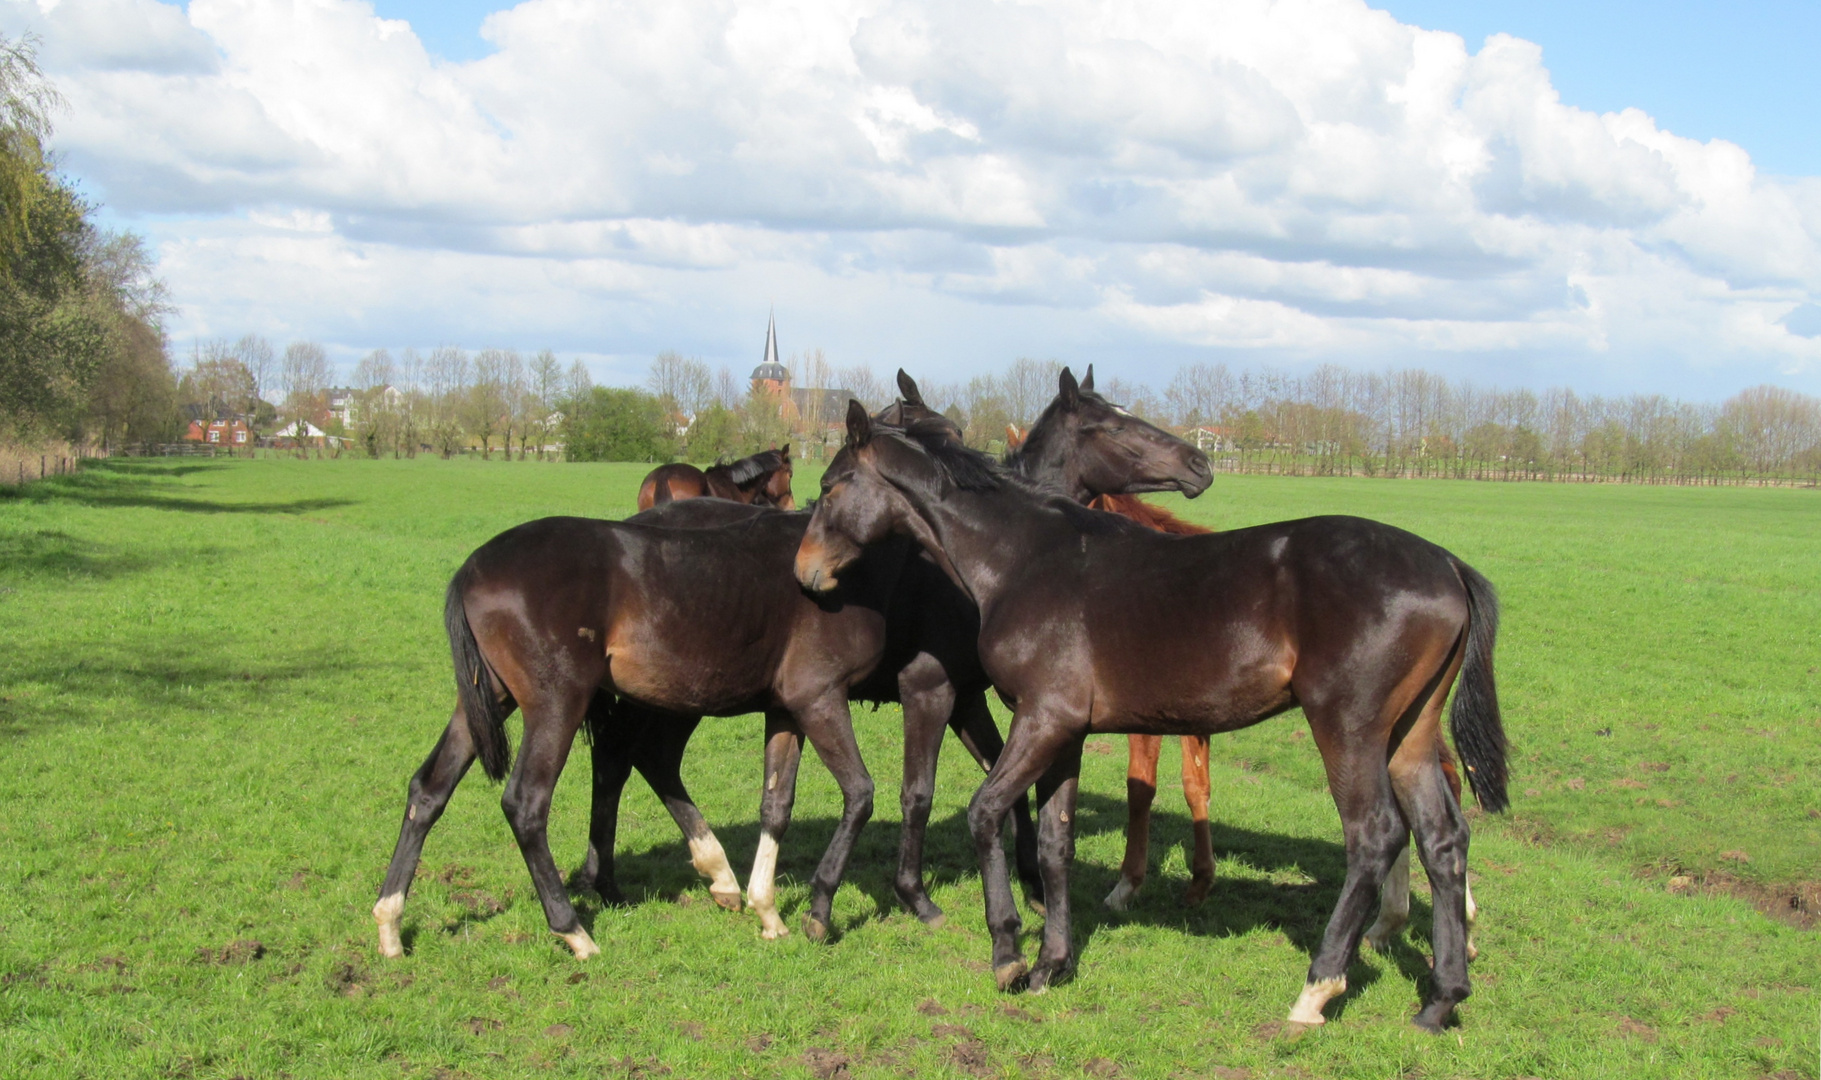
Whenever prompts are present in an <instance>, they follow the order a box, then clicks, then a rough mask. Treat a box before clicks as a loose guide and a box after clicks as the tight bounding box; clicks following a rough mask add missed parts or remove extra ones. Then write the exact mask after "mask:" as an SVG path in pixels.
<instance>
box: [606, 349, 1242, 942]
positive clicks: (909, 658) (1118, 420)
mask: <svg viewBox="0 0 1821 1080" xmlns="http://www.w3.org/2000/svg"><path fill="white" fill-rule="evenodd" d="M1091 378H1092V373H1091V371H1090V374H1089V379H1090V380H1091ZM1086 385H1087V386H1088V387H1089V389H1088V390H1087V391H1086V392H1083V393H1080V394H1078V395H1077V396H1076V399H1075V400H1074V402H1073V404H1072V405H1071V406H1070V407H1069V408H1059V407H1056V406H1055V405H1054V404H1053V405H1052V406H1051V408H1049V409H1047V410H1046V411H1045V412H1044V414H1043V416H1042V417H1041V418H1040V419H1039V420H1038V422H1037V424H1036V426H1035V427H1034V428H1033V432H1034V435H1035V445H1036V446H1038V447H1041V448H1044V449H1043V450H1042V452H1041V453H1033V454H1032V455H1030V456H1028V457H1014V458H1013V459H1011V460H1012V462H1013V465H1014V467H1016V468H1019V469H1021V470H1023V472H1024V473H1025V474H1026V475H1028V476H1030V477H1031V478H1033V479H1034V480H1037V481H1040V482H1046V483H1054V484H1056V485H1057V486H1058V487H1064V486H1067V487H1069V488H1070V489H1071V490H1081V491H1085V492H1087V493H1088V494H1089V495H1092V494H1093V493H1097V492H1100V491H1103V490H1109V489H1110V490H1115V491H1117V490H1125V489H1137V490H1163V489H1168V490H1177V491H1182V492H1184V493H1185V494H1188V495H1191V496H1193V495H1197V494H1199V493H1200V492H1201V491H1202V490H1203V489H1204V488H1205V487H1206V486H1207V482H1208V481H1209V480H1210V479H1212V472H1211V471H1210V469H1209V468H1208V464H1207V459H1206V457H1205V456H1204V455H1202V454H1201V453H1200V452H1199V451H1198V450H1196V449H1195V448H1194V447H1193V446H1191V445H1189V444H1188V443H1185V442H1183V441H1182V440H1180V439H1177V438H1176V437H1175V436H1172V435H1170V434H1168V433H1167V432H1164V431H1162V430H1160V429H1158V428H1156V427H1153V426H1151V425H1150V424H1147V423H1145V422H1144V421H1142V420H1139V419H1137V418H1136V417H1133V416H1130V415H1129V414H1127V413H1125V412H1124V411H1123V410H1121V409H1119V408H1118V407H1117V406H1114V405H1112V404H1110V403H1108V402H1106V401H1104V400H1103V399H1101V398H1100V397H1099V396H1098V395H1096V394H1094V393H1093V392H1092V383H1091V381H1089V382H1088V383H1087V384H1086ZM898 387H899V391H900V393H901V394H902V395H903V397H902V398H901V399H900V400H899V401H897V402H895V403H893V404H892V405H890V406H888V407H887V408H886V409H884V410H883V411H881V412H880V414H879V416H878V417H877V418H876V419H877V422H878V423H880V424H881V425H886V426H894V427H902V426H907V425H910V424H920V425H923V426H924V427H925V429H926V430H933V431H940V432H941V433H942V434H943V437H945V438H948V439H950V440H951V441H953V442H954V443H955V444H956V445H960V443H961V432H960V429H959V428H957V427H956V426H955V425H954V424H953V423H951V422H950V421H949V420H947V419H946V418H945V417H943V416H942V415H941V414H940V413H937V412H935V411H934V410H933V409H930V408H929V407H928V406H927V405H925V404H924V402H923V399H922V395H921V394H920V393H919V391H918V388H917V384H916V382H915V381H914V380H912V379H911V378H910V376H909V375H907V374H905V373H904V372H903V371H899V372H898ZM755 512H756V511H754V510H752V509H750V508H746V507H735V506H731V505H729V504H727V503H718V502H714V503H711V502H709V501H704V500H696V501H692V502H684V503H679V504H676V505H674V506H670V507H663V508H659V509H657V510H653V511H651V512H649V513H645V514H640V515H639V516H637V517H635V518H633V519H631V520H633V521H643V522H648V523H652V524H664V525H669V526H691V525H718V524H722V523H724V522H726V521H729V520H734V519H738V518H741V517H744V516H748V515H751V514H753V513H755ZM907 555H910V556H911V557H909V558H907V560H906V562H905V565H904V567H903V568H902V570H901V572H900V574H899V577H898V585H897V589H896V591H895V592H894V594H893V596H892V599H891V601H890V603H889V605H888V606H887V611H888V616H887V619H886V641H885V645H884V654H883V657H882V659H881V660H880V662H879V664H878V665H877V666H876V667H875V668H874V670H873V674H872V676H871V677H869V678H867V679H865V680H863V681H862V682H860V683H858V684H856V685H855V686H854V687H853V688H852V690H851V696H852V697H853V698H855V699H858V700H866V701H898V702H901V703H902V704H903V706H904V783H903V785H902V788H901V796H900V798H901V809H902V810H903V813H904V825H903V831H902V834H901V841H900V847H899V865H898V873H897V876H896V879H895V881H894V885H893V887H894V890H895V891H896V893H897V895H898V897H899V900H900V901H901V902H902V903H903V904H904V905H905V907H906V908H908V909H909V910H910V911H911V912H912V913H914V914H915V915H917V917H918V918H920V919H922V920H924V921H925V922H927V923H931V924H939V923H940V922H941V921H942V919H943V917H944V916H943V913H942V909H941V908H939V907H937V906H936V904H935V903H934V902H933V901H932V900H931V899H930V897H929V893H928V890H927V889H926V888H925V886H924V883H923V840H924V835H925V832H926V831H927V828H928V823H929V815H930V810H931V807H932V805H933V803H934V793H935V775H936V764H937V759H938V758H939V757H940V753H941V748H942V733H943V730H944V728H945V727H948V728H953V729H954V731H955V733H956V735H957V736H958V737H959V738H960V739H961V742H962V744H963V746H965V747H966V748H967V750H968V751H969V753H971V754H972V755H973V756H974V758H975V760H976V761H978V762H979V763H980V764H981V765H982V767H985V768H990V767H991V766H992V763H993V761H994V760H995V759H996V758H997V757H998V754H999V751H1000V748H1001V747H1002V745H1003V743H1002V742H1001V740H1000V736H999V730H998V727H997V726H996V725H995V724H994V722H993V718H992V713H991V711H990V710H989V709H988V708H987V704H986V691H987V689H988V687H989V686H990V685H991V684H990V680H988V679H987V677H986V674H985V672H984V671H983V670H982V669H981V668H980V661H979V649H978V647H977V643H976V639H977V636H978V634H979V616H978V613H977V611H976V610H975V608H974V605H973V601H971V600H970V599H968V597H967V596H966V594H964V593H962V592H961V591H960V590H958V589H957V588H956V587H955V586H954V584H953V583H952V582H951V581H950V580H949V579H948V578H947V577H946V576H945V575H944V574H943V573H942V571H941V570H940V569H939V568H938V567H937V566H936V564H935V563H934V562H933V561H931V560H930V559H929V557H928V556H927V555H925V554H923V553H921V552H915V553H914V554H912V552H911V551H910V550H909V549H907ZM780 572H782V571H780ZM622 712H624V710H622ZM646 727H647V728H649V730H651V731H652V732H656V733H658V734H652V735H646V734H641V733H640V731H641V730H642V729H641V727H640V725H636V724H634V725H631V726H630V727H629V726H627V725H625V724H621V725H619V726H618V730H619V732H620V737H618V738H603V737H600V736H598V735H597V737H596V738H595V740H594V743H593V745H594V763H595V782H596V784H595V804H594V827H593V828H592V829H591V831H590V841H591V842H590V846H589V852H588V856H587V859H586V861H585V862H584V863H583V866H582V868H581V869H580V870H579V871H578V872H577V874H576V878H575V880H576V882H577V883H578V884H583V885H586V884H593V885H594V887H595V889H596V891H597V892H599V893H600V895H601V896H602V897H603V898H605V899H609V900H617V899H618V898H619V896H620V893H619V889H618V885H617V883H616V881H615V878H614V869H613V837H614V833H615V825H614V822H615V816H616V815H617V812H618V803H619V793H620V791H621V789H622V787H623V786H624V784H625V781H626V779H627V777H628V775H629V771H630V769H631V768H637V769H638V770H639V772H640V773H641V774H642V775H644V776H645V778H646V780H647V781H648V782H649V783H651V784H652V786H653V787H654V788H656V789H657V790H658V791H659V793H660V795H662V796H663V798H664V799H665V802H666V804H667V805H668V806H669V807H670V808H671V812H672V814H673V815H675V816H676V818H677V823H678V825H679V826H681V827H683V829H684V835H685V836H686V837H687V838H688V839H689V841H690V846H691V851H692V852H694V851H695V850H696V848H697V846H698V845H699V844H702V843H705V842H712V834H710V833H708V831H707V827H706V825H700V826H699V827H698V826H697V825H696V824H695V823H699V822H700V821H701V817H700V814H699V813H696V812H695V808H694V806H693V804H690V803H689V802H688V796H687V793H686V792H684V791H683V789H682V782H681V779H680V778H679V775H678V774H679V771H680V765H681V759H682V754H683V752H684V749H685V746H686V744H687V740H688V733H689V731H690V730H692V729H693V724H692V723H691V724H690V725H689V726H688V727H682V726H679V724H678V721H677V719H676V718H666V719H664V720H663V721H662V722H661V723H654V724H650V725H646ZM635 757H636V758H637V760H636V761H634V760H633V758H635ZM1014 809H1015V810H1016V811H1017V816H1015V817H1014V823H1015V831H1016V838H1017V852H1018V864H1019V877H1020V879H1021V882H1022V884H1023V886H1024V889H1025V896H1026V899H1027V900H1028V901H1029V902H1030V903H1031V905H1032V906H1033V907H1034V908H1037V909H1038V910H1039V911H1041V910H1042V896H1043V886H1042V879H1041V876H1040V874H1039V872H1038V868H1037V847H1036V834H1035V830H1034V829H1033V828H1032V827H1031V825H1030V820H1029V811H1028V807H1027V806H1026V804H1025V802H1024V800H1023V799H1022V797H1020V799H1019V800H1018V802H1017V803H1016V804H1015V806H1014ZM716 849H717V850H718V845H716ZM700 866H701V864H700V863H699V862H698V868H700ZM716 889H717V887H712V886H711V888H710V892H711V893H716V895H717V898H718V897H719V896H720V895H721V894H720V893H719V892H717V891H716ZM813 925H814V924H813V923H812V926H813ZM768 936H770V935H768Z"/></svg>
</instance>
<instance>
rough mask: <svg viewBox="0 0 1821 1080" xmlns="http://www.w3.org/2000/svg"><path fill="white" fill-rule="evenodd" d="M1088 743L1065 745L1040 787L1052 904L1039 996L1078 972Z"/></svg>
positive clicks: (1034, 987) (1042, 847) (1039, 967)
mask: <svg viewBox="0 0 1821 1080" xmlns="http://www.w3.org/2000/svg"><path fill="white" fill-rule="evenodd" d="M1082 741H1083V740H1082V739H1081V738H1079V737H1077V738H1076V739H1075V740H1074V741H1073V742H1071V743H1067V744H1065V745H1064V746H1063V747H1062V748H1061V752H1060V753H1058V754H1057V755H1056V759H1055V761H1054V762H1053V763H1052V764H1051V765H1050V767H1049V770H1048V771H1046V772H1045V773H1044V774H1043V779H1041V780H1039V781H1038V782H1037V804H1038V811H1037V828H1038V842H1037V852H1038V857H1039V859H1040V860H1041V862H1042V866H1043V887H1044V894H1045V895H1046V896H1048V897H1049V900H1050V903H1049V912H1048V913H1047V914H1046V915H1045V916H1044V920H1043V944H1042V946H1041V947H1039V949H1038V950H1037V964H1036V966H1035V967H1033V968H1031V976H1030V988H1031V993H1033V994H1041V993H1043V992H1044V991H1045V990H1047V989H1049V987H1050V984H1051V983H1059V982H1062V981H1064V980H1066V979H1067V978H1068V977H1069V976H1070V975H1071V974H1073V972H1074V967H1075V949H1074V941H1073V939H1072V938H1071V937H1070V932H1069V867H1070V866H1071V865H1073V864H1074V862H1075V795H1076V792H1077V790H1078V789H1079V788H1080V784H1081V745H1082Z"/></svg>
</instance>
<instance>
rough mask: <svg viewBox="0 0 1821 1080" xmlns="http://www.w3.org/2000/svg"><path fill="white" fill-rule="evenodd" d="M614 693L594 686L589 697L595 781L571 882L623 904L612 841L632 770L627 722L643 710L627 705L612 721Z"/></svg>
mask: <svg viewBox="0 0 1821 1080" xmlns="http://www.w3.org/2000/svg"><path fill="white" fill-rule="evenodd" d="M617 712H618V710H616V709H615V707H614V701H613V698H612V696H611V695H610V694H609V693H608V692H607V691H605V690H597V691H596V692H595V695H594V697H593V699H592V700H590V701H589V703H588V713H587V716H586V719H585V720H584V723H586V724H587V725H588V735H589V743H588V756H589V765H590V767H591V770H592V772H593V778H594V783H593V786H592V787H591V788H590V790H589V814H588V855H587V857H586V858H584V859H583V860H582V865H581V867H580V868H579V869H578V870H576V872H575V873H574V874H573V875H571V877H570V879H569V880H570V884H571V886H573V887H575V888H578V889H593V890H594V891H595V894H596V895H598V896H599V897H600V898H601V902H602V903H606V904H613V905H615V906H618V905H621V904H624V903H625V902H626V897H625V896H624V895H622V894H621V892H620V886H619V881H618V879H617V877H616V876H615V874H614V862H613V852H614V843H615V841H616V839H617V837H618V835H619V827H620V797H621V795H622V793H623V792H624V791H625V790H626V778H627V777H629V776H631V775H632V757H631V753H630V743H631V741H632V739H633V738H634V737H635V733H634V732H632V731H631V730H629V727H628V725H630V724H633V723H637V722H638V721H639V720H640V719H641V718H642V714H640V713H638V712H636V711H634V710H631V709H628V710H626V711H625V714H624V716H623V717H620V718H618V719H619V722H616V713H617Z"/></svg>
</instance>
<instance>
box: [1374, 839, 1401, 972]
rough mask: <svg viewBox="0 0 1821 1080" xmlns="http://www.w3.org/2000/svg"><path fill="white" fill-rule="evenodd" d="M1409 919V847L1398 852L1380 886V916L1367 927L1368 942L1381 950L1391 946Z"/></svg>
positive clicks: (1383, 950)
mask: <svg viewBox="0 0 1821 1080" xmlns="http://www.w3.org/2000/svg"><path fill="white" fill-rule="evenodd" d="M1409 921H1410V848H1409V846H1408V845H1406V846H1405V847H1404V850H1402V851H1400V852H1398V855H1397V861H1396V862H1394V863H1392V864H1391V871H1390V872H1389V873H1387V874H1386V875H1385V880H1384V883H1383V884H1382V885H1380V886H1379V887H1378V918H1377V919H1375V920H1373V923H1372V928H1371V929H1369V930H1367V931H1366V944H1368V945H1370V946H1372V947H1373V948H1374V949H1376V950H1377V951H1379V952H1385V951H1387V950H1388V949H1390V948H1391V941H1392V939H1393V938H1395V937H1397V935H1399V934H1401V933H1403V932H1404V926H1405V925H1406V924H1407V923H1409Z"/></svg>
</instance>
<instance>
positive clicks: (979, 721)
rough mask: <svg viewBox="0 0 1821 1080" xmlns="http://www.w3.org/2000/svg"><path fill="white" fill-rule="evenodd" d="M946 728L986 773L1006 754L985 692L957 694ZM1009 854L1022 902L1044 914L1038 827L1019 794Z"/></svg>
mask: <svg viewBox="0 0 1821 1080" xmlns="http://www.w3.org/2000/svg"><path fill="white" fill-rule="evenodd" d="M949 726H951V727H953V728H954V729H955V734H956V735H957V736H958V737H959V738H960V739H961V745H963V746H965V747H967V749H968V752H969V753H971V754H973V755H974V760H975V761H978V762H979V763H980V767H981V768H983V769H985V770H986V771H988V772H991V771H993V766H994V765H995V764H996V763H997V762H998V760H999V755H1000V754H1001V753H1003V752H1004V750H1005V741H1004V740H1003V739H1001V738H1000V737H999V725H998V724H995V723H993V711H992V709H990V708H988V707H987V704H986V691H985V690H977V691H973V692H970V693H964V694H960V695H959V696H958V697H957V698H956V700H955V711H954V714H953V715H952V716H951V717H950V719H949ZM1012 850H1013V852H1014V854H1015V855H1016V858H1017V861H1018V884H1019V885H1020V886H1021V887H1022V888H1023V889H1024V902H1025V905H1026V906H1028V907H1029V908H1030V909H1031V910H1032V911H1034V912H1036V913H1037V914H1039V915H1042V914H1044V902H1043V873H1042V871H1041V870H1039V868H1038V865H1037V826H1036V823H1035V822H1034V821H1033V820H1032V819H1031V798H1030V794H1029V793H1028V792H1023V791H1021V792H1019V793H1018V798H1017V799H1016V800H1015V801H1014V802H1013V803H1012Z"/></svg>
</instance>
